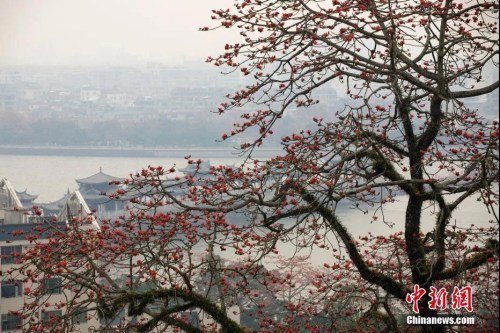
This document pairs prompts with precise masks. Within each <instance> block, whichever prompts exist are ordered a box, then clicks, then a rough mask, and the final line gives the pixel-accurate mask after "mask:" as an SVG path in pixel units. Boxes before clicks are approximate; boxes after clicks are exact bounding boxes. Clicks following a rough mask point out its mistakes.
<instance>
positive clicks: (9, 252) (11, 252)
mask: <svg viewBox="0 0 500 333" xmlns="http://www.w3.org/2000/svg"><path fill="white" fill-rule="evenodd" d="M21 253H23V247H22V246H21V245H17V246H2V250H1V256H0V258H1V260H2V265H11V264H15V263H16V262H17V261H18V257H19V256H20V255H21Z"/></svg>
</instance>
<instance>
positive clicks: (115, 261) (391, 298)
mask: <svg viewBox="0 0 500 333" xmlns="http://www.w3.org/2000/svg"><path fill="white" fill-rule="evenodd" d="M213 18H214V20H216V21H217V22H219V23H220V26H221V27H225V28H229V29H235V30H236V31H239V32H240V35H241V36H242V40H240V41H238V43H235V44H227V45H226V47H225V48H226V51H225V53H224V54H223V55H221V56H219V57H215V58H210V59H209V61H211V62H213V63H214V64H215V65H217V66H227V67H229V69H230V70H236V69H239V70H241V72H242V73H243V74H244V75H246V76H248V77H253V79H254V80H255V83H254V84H252V85H249V86H247V87H246V88H245V89H242V90H239V91H237V92H236V93H235V94H233V95H230V96H229V97H230V98H229V100H228V101H226V102H224V103H222V104H221V106H220V108H219V112H220V113H226V112H237V110H238V108H239V107H245V108H255V111H253V112H248V113H246V112H244V113H242V121H241V122H240V123H237V124H235V128H234V129H233V131H232V132H231V133H229V134H225V135H223V139H225V138H228V137H229V136H234V135H238V134H239V133H241V132H243V131H247V130H250V129H251V128H257V133H258V134H256V135H257V137H256V138H255V140H254V141H251V142H248V143H245V144H243V145H242V146H241V149H242V152H243V153H247V154H248V157H251V153H252V151H253V149H256V148H257V147H258V146H260V145H262V144H263V143H264V142H265V140H266V138H267V137H268V136H269V135H272V132H273V129H274V127H275V125H276V124H277V123H279V122H280V121H286V115H287V110H289V109H291V108H297V109H301V108H307V107H308V106H311V105H312V104H315V103H317V100H316V99H315V97H314V92H315V90H316V89H317V88H318V87H321V86H323V87H325V86H327V85H330V86H331V87H332V89H333V87H336V89H345V93H346V94H347V96H348V97H349V98H350V101H349V102H348V103H345V105H342V106H341V105H339V107H338V109H333V110H332V111H331V115H329V117H328V118H324V119H321V118H320V119H314V120H315V123H316V125H315V127H314V128H310V129H304V131H302V132H299V133H291V134H290V135H289V136H285V137H283V138H282V144H283V154H282V155H280V156H276V157H274V158H272V159H270V160H268V161H263V162H259V161H252V160H251V159H248V160H247V162H248V163H245V164H243V165H241V166H239V167H225V166H217V167H213V168H211V169H210V170H209V172H208V175H203V177H198V176H199V175H198V174H195V175H187V176H185V177H182V176H176V174H175V172H176V170H175V168H172V169H168V168H167V169H163V168H160V167H159V168H156V167H150V168H148V169H145V170H143V171H142V172H141V173H137V174H135V175H131V177H130V179H127V180H126V181H124V184H123V185H126V186H127V190H128V193H126V192H127V190H119V191H118V192H117V193H116V194H115V195H114V196H115V197H122V198H123V196H124V195H128V196H131V200H130V201H131V203H130V204H131V206H132V207H131V210H130V212H129V213H128V214H127V215H126V216H124V217H123V218H121V219H119V220H118V221H110V222H106V223H103V224H102V227H101V230H98V231H85V228H72V227H70V228H69V230H68V231H66V232H65V233H60V234H58V236H57V237H55V238H53V240H52V241H51V243H50V246H45V245H44V244H45V243H43V242H40V244H38V245H36V246H35V247H34V248H33V251H31V252H29V253H28V255H27V256H25V258H24V259H25V261H24V263H25V265H24V266H22V269H20V270H19V271H17V272H20V274H21V275H20V276H24V277H26V279H27V281H28V280H34V281H36V280H37V279H38V278H39V277H43V276H44V275H47V276H51V277H52V276H60V277H62V278H63V280H64V281H68V282H67V284H66V285H65V288H66V289H68V290H69V291H72V292H73V294H71V295H78V297H77V296H72V297H73V298H72V299H71V302H70V303H67V304H70V305H72V306H73V305H74V304H79V305H80V306H79V307H75V306H73V307H71V306H70V307H68V311H69V312H67V318H70V317H71V313H72V312H71V311H72V310H71V309H73V308H74V309H85V308H87V309H88V310H89V311H90V313H97V314H99V315H100V316H101V317H103V318H113V317H115V316H116V315H119V313H120V309H123V308H127V309H128V313H129V314H130V315H136V316H138V318H139V322H134V323H131V322H130V321H129V322H127V323H126V324H125V325H126V326H127V327H131V326H134V327H135V328H136V329H138V330H144V331H147V330H152V329H153V328H157V329H159V330H161V329H165V327H167V326H176V327H179V328H181V329H183V330H186V331H189V332H200V331H201V329H200V328H197V327H193V326H192V325H189V321H188V320H186V318H184V317H183V314H185V313H186V311H191V310H193V309H196V310H197V311H204V312H205V313H208V314H209V315H210V316H211V317H212V318H213V319H214V320H215V321H216V322H218V323H219V325H220V327H221V328H222V330H223V331H225V332H238V331H243V329H242V328H241V327H238V325H236V324H235V323H234V322H232V321H230V320H228V319H229V318H228V316H227V312H226V311H225V310H224V309H225V305H224V303H225V295H227V294H237V293H238V292H239V294H240V295H249V297H253V298H255V296H252V295H253V294H252V293H251V289H252V288H253V287H252V286H253V285H252V284H251V283H250V282H249V280H252V279H253V280H258V281H260V282H261V283H262V285H264V286H266V287H268V288H267V289H268V290H269V292H270V293H273V294H275V295H279V294H280V293H282V291H283V290H285V289H284V288H286V285H287V284H289V283H291V281H292V280H293V277H290V278H286V277H279V276H277V275H276V274H274V275H272V274H262V270H260V269H258V267H262V265H263V264H265V262H266V258H268V257H269V255H270V254H274V253H276V252H280V249H281V248H282V247H283V246H284V247H285V248H287V251H282V253H281V255H286V254H288V253H291V255H290V256H293V255H294V254H295V253H300V254H301V255H303V252H301V250H311V249H314V250H319V251H323V252H321V253H322V255H324V256H325V257H324V258H325V259H324V260H325V261H326V264H327V265H328V267H327V268H328V269H331V270H332V274H326V273H325V275H321V276H320V275H318V276H317V277H316V279H313V281H311V288H305V289H302V290H301V291H300V292H298V293H297V294H296V295H297V299H299V300H301V301H293V300H290V302H289V306H287V309H286V311H289V312H290V311H291V312H292V313H293V314H301V316H302V317H298V316H294V315H289V316H286V317H285V320H283V321H273V318H269V317H266V316H265V314H264V313H263V314H262V315H263V316H262V317H261V318H259V319H260V322H261V323H263V324H262V326H261V329H260V330H261V331H262V332H272V331H273V330H274V329H275V328H277V329H283V330H288V331H292V332H293V331H299V330H300V328H301V325H300V323H303V324H306V325H309V326H307V328H309V329H310V330H311V331H314V330H316V331H318V330H319V331H322V330H323V331H325V330H327V329H328V327H329V328H331V329H339V330H340V328H342V325H343V324H342V323H337V322H335V318H338V315H344V316H347V315H348V314H352V313H355V312H356V311H357V309H360V308H361V307H362V305H363V304H362V303H357V301H352V302H351V300H353V299H359V298H363V299H365V300H367V301H368V303H370V304H371V303H372V302H373V307H370V308H369V309H368V310H366V309H365V310H366V311H365V310H364V312H363V313H364V314H366V315H363V316H361V317H360V318H363V320H364V322H366V323H371V322H373V323H377V325H381V326H376V327H385V328H386V329H388V330H398V329H399V328H398V325H397V324H398V323H397V320H395V318H396V316H395V314H397V312H398V311H399V310H400V309H401V308H402V307H403V308H405V307H406V309H407V313H411V312H410V311H413V310H414V309H413V307H412V305H411V304H407V303H406V300H407V295H408V294H411V293H412V291H413V290H414V289H413V288H414V286H415V285H419V287H420V288H422V289H423V290H424V291H425V295H424V296H423V297H421V298H420V299H419V300H416V302H415V303H416V308H417V309H418V312H419V314H420V315H421V316H429V317H433V316H437V315H438V311H437V310H436V309H433V308H432V307H430V306H429V295H430V293H431V291H432V287H441V286H447V287H453V286H456V284H459V286H463V285H472V286H475V290H476V291H480V292H478V293H477V295H480V299H481V302H482V303H483V304H486V305H485V307H486V309H485V310H484V311H486V312H485V313H486V314H487V315H485V316H484V318H485V319H488V318H489V319H491V318H493V319H495V315H496V313H497V311H496V310H497V307H496V308H495V302H491V300H492V299H493V300H494V299H495V298H494V297H489V296H488V293H487V292H486V290H488V288H490V289H492V290H494V291H496V293H497V294H498V279H497V278H496V277H495V273H497V272H498V265H497V262H498V241H497V240H496V238H497V237H498V223H499V220H498V214H497V209H498V165H499V161H498V135H499V129H498V123H497V122H496V121H488V120H485V119H483V118H482V117H481V110H474V109H471V108H470V107H468V104H467V103H468V100H470V99H471V98H474V97H478V96H486V97H487V96H488V95H489V94H492V93H496V92H497V90H498V85H499V83H498V79H497V78H496V77H495V75H489V74H490V73H491V72H492V71H493V70H498V63H497V58H498V1H467V2H466V1H451V0H447V1H410V0H407V1H395V0H383V1H382V0H380V1H370V0H364V1H345V2H340V1H312V0H309V1H307V0H302V1H277V0H244V1H235V7H234V9H227V10H215V11H214V13H213ZM202 30H210V29H209V28H203V29H202ZM298 111H299V110H297V112H298ZM251 133H253V132H251ZM188 163H190V164H194V165H200V163H201V162H200V161H196V160H191V159H188ZM200 171H201V170H200ZM470 200H479V201H481V202H482V203H483V209H484V212H483V213H484V214H481V215H478V220H480V221H478V222H477V223H476V224H480V226H479V227H478V228H475V227H474V228H471V229H463V230H466V232H462V231H461V230H462V228H464V226H463V225H462V223H461V221H460V215H459V214H457V211H458V209H459V208H460V207H463V208H462V209H464V210H465V209H467V208H466V207H467V206H466V205H467V204H468V202H470ZM398 201H399V202H400V203H403V204H404V205H406V207H405V210H404V212H403V213H402V214H401V216H400V217H399V218H398V219H396V220H394V219H392V220H387V219H385V218H384V211H385V210H386V209H387V207H388V206H390V205H391V204H393V203H395V202H398ZM339 205H347V206H349V205H350V206H352V207H353V208H355V209H360V210H365V211H367V212H370V214H367V215H366V221H357V225H358V226H359V225H362V224H361V223H363V222H364V223H370V222H373V221H374V220H376V219H378V221H377V223H384V222H385V223H387V224H389V223H392V226H393V227H394V228H395V229H396V231H397V233H396V234H395V235H396V236H387V235H386V236H383V235H382V236H380V237H375V238H371V237H369V238H366V239H357V238H356V237H355V236H353V235H352V233H353V232H356V228H359V227H357V226H354V225H351V224H350V223H346V222H345V221H342V220H341V219H340V218H339V212H338V210H337V207H338V206H339ZM424 219H427V220H428V221H424ZM424 222H425V225H424ZM73 225H76V226H77V224H73ZM34 242H36V241H34ZM387 244H395V247H394V250H391V251H392V252H391V251H390V249H389V247H388V245H387ZM290 246H292V247H293V250H292V251H288V249H289V247H290ZM200 250H201V251H202V252H204V253H206V254H207V256H206V257H197V256H196V253H197V252H200ZM49 253H50V254H51V255H49ZM215 253H218V254H220V255H224V253H230V254H231V255H233V256H234V255H236V256H241V257H240V258H241V262H242V263H244V265H242V266H241V267H239V269H237V270H231V269H227V267H225V268H224V267H222V266H221V265H218V264H217V260H216V259H215V258H216V256H215ZM43 254H44V255H43ZM290 262H293V261H290ZM32 267H36V269H33V268H32ZM82 267H83V270H82V269H81V268H82ZM270 270H271V269H268V271H270ZM207 274H209V275H210V276H211V286H212V288H213V289H216V290H217V293H218V295H219V300H213V299H210V297H209V296H210V295H209V294H204V293H203V290H197V289H196V281H199V277H200V276H206V275H207ZM224 274H237V275H238V276H239V277H240V278H241V279H242V282H241V283H237V284H234V285H231V284H230V283H226V282H225V280H224ZM122 276H123V278H124V279H122V280H123V281H122V282H123V283H122V282H120V279H118V277H122ZM259 279H260V280H259ZM346 280H347V281H351V282H353V283H354V284H356V285H357V286H359V287H360V288H357V290H356V291H355V290H353V289H352V288H353V284H352V283H348V282H342V281H346ZM274 281H276V284H281V287H280V286H273V284H274V283H275V282H274ZM339 281H340V283H341V285H339V284H338V283H339ZM292 285H293V283H292ZM289 286H290V287H291V285H289ZM75 288H76V289H75ZM309 292H312V293H313V294H311V295H313V296H314V297H312V296H310V297H309V298H308V299H307V300H308V301H310V303H308V302H306V301H302V300H304V299H305V298H304V297H302V296H303V293H309ZM29 296H31V297H33V298H34V299H33V300H32V301H31V302H29V303H27V306H26V307H25V309H24V312H23V313H24V314H25V315H26V314H29V313H30V311H31V312H33V310H32V308H37V307H39V306H40V304H44V303H45V302H42V300H44V298H43V297H45V296H44V293H43V292H42V291H41V289H39V288H38V289H37V287H36V285H35V286H34V288H33V291H31V290H30V291H29ZM358 296H359V297H358ZM414 296H416V295H414ZM414 299H418V297H414ZM339 304H341V305H344V308H342V307H339ZM358 305H359V306H358ZM61 306H63V305H61ZM64 306H66V305H64ZM30 307H31V308H30ZM380 307H383V308H384V310H385V311H378V310H379V308H380ZM320 309H321V310H320ZM347 310H350V311H349V313H348V312H347ZM79 311H83V310H79ZM286 311H284V313H286ZM322 311H323V312H324V313H327V314H328V313H330V314H331V317H330V318H329V320H330V321H329V326H321V325H320V326H315V325H316V324H314V323H313V322H311V321H308V320H304V321H301V320H298V318H306V317H307V315H311V316H316V315H318V313H320V312H322ZM496 318H497V319H498V317H496ZM60 323H61V322H60V321H59V322H55V323H52V325H53V326H50V327H48V328H47V326H40V325H39V324H40V323H39V322H38V321H37V320H36V318H35V319H34V320H33V322H29V323H28V324H27V325H29V326H28V327H29V328H33V329H38V330H40V331H43V330H44V329H45V330H50V329H53V328H57V327H59V326H60ZM382 323H383V324H382ZM484 323H485V324H486V328H487V322H484ZM42 324H43V323H42ZM45 324H46V325H47V323H45ZM482 324H483V323H481V325H482ZM37 325H38V326H37ZM57 325H59V326H57ZM266 325H267V326H266ZM384 325H385V326H384ZM66 327H67V326H66ZM66 327H62V328H60V327H59V330H64V329H65V328H66ZM304 327H305V326H304ZM366 327H369V324H367V325H366ZM344 328H345V327H344ZM476 328H478V327H474V329H476ZM376 329H377V328H375V330H376ZM421 330H422V331H433V332H440V331H443V330H445V328H444V327H431V326H423V327H421Z"/></svg>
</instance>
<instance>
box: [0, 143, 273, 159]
mask: <svg viewBox="0 0 500 333" xmlns="http://www.w3.org/2000/svg"><path fill="white" fill-rule="evenodd" d="M279 152H280V149H279V148H260V149H258V150H256V151H255V152H254V154H253V155H255V157H270V156H273V155H276V154H277V153H279ZM235 154H238V151H237V150H235V149H232V148H229V147H172V148H166V147H114V146H21V145H19V146H17V145H0V155H26V156H37V155H38V156H95V157H185V156H188V155H191V156H193V157H194V158H196V157H197V156H200V157H232V156H234V155H235Z"/></svg>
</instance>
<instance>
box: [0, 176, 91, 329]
mask: <svg viewBox="0 0 500 333" xmlns="http://www.w3.org/2000/svg"><path fill="white" fill-rule="evenodd" d="M89 213H90V209H89V208H88V206H87V204H86V203H85V201H84V200H83V197H82V196H81V194H80V193H79V192H78V191H76V192H74V193H72V194H71V195H70V196H69V197H68V199H67V202H66V204H65V205H64V207H63V209H62V210H61V211H60V212H59V214H58V216H57V218H56V220H55V222H51V224H50V226H51V227H53V228H60V230H64V228H65V225H66V224H67V223H68V221H71V220H72V219H73V218H75V217H76V218H83V217H88V216H90V215H89ZM46 224H47V220H46V218H44V217H43V216H39V215H37V214H31V212H30V209H28V208H26V207H23V206H22V204H21V201H20V200H19V198H18V196H17V193H16V191H15V190H14V188H13V187H12V185H11V184H10V183H9V181H8V180H7V179H2V180H0V332H21V331H22V327H23V325H24V324H25V323H26V321H27V320H29V319H30V318H26V319H24V320H23V318H22V317H20V316H18V315H16V314H14V313H12V311H18V310H20V309H21V308H22V307H23V304H25V303H26V302H30V301H32V299H31V300H30V297H29V296H27V295H25V288H30V287H31V288H33V285H30V286H27V285H24V283H23V276H19V277H16V276H15V275H9V274H5V273H6V272H9V271H10V270H12V269H15V268H16V265H18V261H19V256H20V255H21V254H22V253H23V252H25V251H27V250H28V249H29V248H30V247H32V246H33V244H32V242H30V241H29V240H28V239H27V237H25V235H34V234H37V235H38V241H44V240H46V239H48V237H50V234H51V233H50V232H42V233H40V231H39V230H40V229H39V228H40V226H42V227H44V226H45V225H46ZM90 227H92V228H99V225H98V223H97V221H95V219H94V220H93V221H92V223H91V224H90ZM2 273H3V274H2ZM13 277H14V278H13ZM37 283H42V284H43V290H44V293H45V295H46V296H47V297H50V304H53V305H48V306H44V307H43V309H41V310H40V312H39V314H38V316H39V318H40V319H41V320H42V322H43V321H48V320H53V319H56V320H57V317H60V316H62V314H63V313H64V311H65V308H64V307H60V306H59V307H57V306H55V304H58V303H59V304H62V303H64V302H65V301H67V299H68V297H71V295H68V292H67V291H66V290H64V289H63V287H62V283H63V281H61V278H58V277H47V278H44V279H43V280H42V281H37ZM73 323H74V324H75V326H74V330H73V331H74V332H92V331H94V330H97V329H98V328H99V321H98V320H97V319H96V318H95V316H89V315H88V314H86V313H80V314H78V315H77V316H75V317H74V318H73Z"/></svg>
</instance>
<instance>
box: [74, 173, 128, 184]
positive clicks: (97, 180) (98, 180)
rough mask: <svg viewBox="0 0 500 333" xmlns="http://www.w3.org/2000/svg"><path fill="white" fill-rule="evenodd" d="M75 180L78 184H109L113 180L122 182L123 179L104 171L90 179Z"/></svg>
mask: <svg viewBox="0 0 500 333" xmlns="http://www.w3.org/2000/svg"><path fill="white" fill-rule="evenodd" d="M75 180H76V182H77V183H78V184H103V183H105V184H109V183H110V182H111V181H113V180H118V181H122V180H123V178H120V177H115V176H111V175H108V174H106V173H104V172H102V171H99V172H98V173H96V174H95V175H92V176H90V177H87V178H81V179H75Z"/></svg>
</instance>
